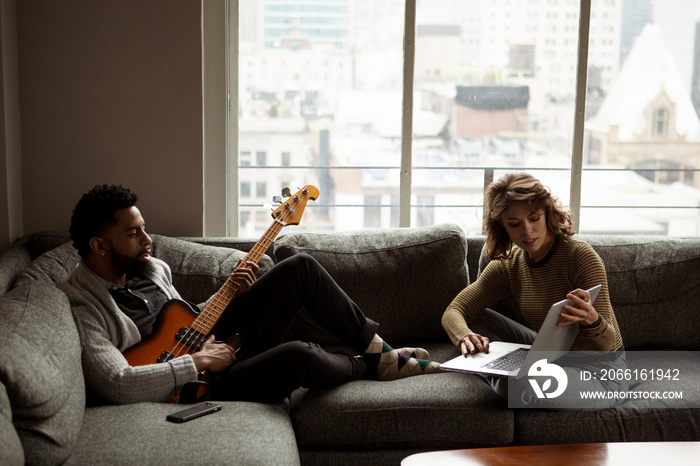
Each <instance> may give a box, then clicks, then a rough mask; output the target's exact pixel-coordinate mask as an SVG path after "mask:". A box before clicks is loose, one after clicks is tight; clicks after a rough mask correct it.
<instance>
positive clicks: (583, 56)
mask: <svg viewBox="0 0 700 466" xmlns="http://www.w3.org/2000/svg"><path fill="white" fill-rule="evenodd" d="M590 23H591V0H581V8H580V20H579V29H578V65H577V68H576V108H575V113H574V137H573V143H572V148H571V149H572V150H571V188H570V189H571V191H570V196H569V209H571V211H572V212H573V214H574V225H573V226H574V231H576V232H578V230H579V225H580V221H581V181H582V170H583V138H584V125H585V122H586V92H587V85H588V83H587V81H588V48H589V47H588V37H589V30H590Z"/></svg>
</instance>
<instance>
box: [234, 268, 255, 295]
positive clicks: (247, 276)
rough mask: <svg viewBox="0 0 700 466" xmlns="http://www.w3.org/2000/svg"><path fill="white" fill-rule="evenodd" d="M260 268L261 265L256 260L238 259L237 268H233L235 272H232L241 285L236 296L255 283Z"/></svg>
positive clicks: (235, 280)
mask: <svg viewBox="0 0 700 466" xmlns="http://www.w3.org/2000/svg"><path fill="white" fill-rule="evenodd" d="M259 270H260V266H259V265H258V264H257V263H255V262H252V261H247V262H243V260H239V261H238V265H237V266H236V268H235V269H233V272H231V278H232V279H233V281H234V282H236V283H238V285H239V288H238V291H237V292H236V296H239V295H241V294H243V293H245V291H246V290H247V289H248V288H250V287H251V286H252V285H253V283H255V280H257V276H258V271H259Z"/></svg>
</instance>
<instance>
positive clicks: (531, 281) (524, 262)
mask: <svg viewBox="0 0 700 466" xmlns="http://www.w3.org/2000/svg"><path fill="white" fill-rule="evenodd" d="M598 284H602V285H603V287H602V289H601V290H600V293H599V294H598V298H597V299H596V301H595V303H593V307H594V308H595V310H596V311H597V312H598V315H599V316H600V317H601V320H600V322H599V324H598V325H595V326H593V327H583V326H582V327H581V328H580V330H579V334H578V336H577V337H576V340H575V341H574V343H573V345H572V347H571V349H572V351H614V350H617V349H619V348H621V347H622V336H621V335H620V329H619V327H618V325H617V320H616V319H615V313H614V312H613V309H612V306H611V305H610V297H609V295H608V280H607V276H606V273H605V266H604V264H603V261H602V259H601V258H600V256H598V254H597V253H596V252H595V251H594V250H593V248H592V247H591V246H590V245H589V244H587V243H585V242H583V241H579V240H578V239H574V238H571V239H568V240H558V241H557V242H556V243H555V245H554V246H553V247H552V250H551V251H550V253H549V254H548V255H547V257H546V258H544V259H543V260H542V261H540V262H532V261H530V258H529V256H528V254H527V253H526V252H525V251H523V250H522V249H520V248H518V247H514V251H513V253H512V254H511V256H510V257H509V258H507V259H503V260H493V261H491V262H489V264H488V265H487V266H486V267H485V269H484V271H483V272H482V273H481V275H480V276H479V278H478V279H477V280H476V281H475V282H474V283H472V284H471V285H469V286H468V287H466V288H465V289H464V290H462V291H461V292H460V293H459V294H458V295H457V296H456V297H455V299H454V300H453V301H452V303H451V304H450V305H449V306H448V307H447V310H445V313H444V314H443V317H442V326H443V327H444V329H445V331H446V332H447V334H448V335H449V337H450V339H451V340H452V342H453V343H454V344H455V345H459V344H460V342H461V341H462V339H463V338H464V337H465V336H466V335H467V334H468V333H469V332H470V331H471V330H470V329H469V326H468V324H469V323H470V322H472V321H474V319H476V318H477V317H478V316H479V313H480V312H481V311H482V310H483V309H485V308H487V307H491V306H492V305H494V304H495V303H496V302H497V301H499V300H500V299H502V298H505V297H507V296H510V295H512V296H513V297H514V298H515V299H516V300H517V302H518V303H519V305H520V311H521V312H522V314H523V316H524V317H525V319H526V320H527V322H528V324H529V326H530V327H531V328H532V329H533V330H535V331H539V329H540V327H541V326H542V322H544V318H545V317H546V315H547V311H548V310H549V308H550V307H551V306H552V304H554V303H555V302H557V301H561V300H562V299H565V298H566V295H567V293H569V292H570V291H573V290H575V289H576V288H581V289H584V290H587V289H589V288H592V287H593V286H595V285H598Z"/></svg>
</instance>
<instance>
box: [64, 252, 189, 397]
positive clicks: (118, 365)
mask: <svg viewBox="0 0 700 466" xmlns="http://www.w3.org/2000/svg"><path fill="white" fill-rule="evenodd" d="M144 275H145V276H146V278H149V279H151V280H153V282H154V283H155V284H156V285H158V286H159V287H160V288H161V289H162V290H163V291H164V292H165V294H166V295H167V296H168V298H169V299H173V298H178V299H179V298H180V295H179V293H178V292H177V290H175V288H174V287H173V286H172V278H171V273H170V268H169V267H168V265H167V264H166V263H165V262H163V261H161V260H159V259H156V258H153V257H152V258H151V260H150V261H149V263H148V264H147V266H146V269H145V271H144ZM61 289H62V290H63V292H64V293H65V294H66V295H67V296H68V300H69V301H70V304H71V309H72V311H73V318H74V319H75V323H76V325H77V327H78V333H79V334H80V341H81V345H82V360H83V372H84V374H85V381H86V383H87V385H88V386H89V387H90V388H91V389H92V390H94V391H95V392H96V393H97V394H98V395H100V396H101V397H102V398H104V399H105V400H106V401H108V402H110V403H115V404H127V403H136V402H141V401H168V400H169V399H171V398H172V397H173V396H175V395H176V394H178V393H179V392H180V389H181V388H182V386H183V385H184V384H185V383H187V382H194V381H196V380H197V370H196V368H195V365H194V361H193V360H192V357H191V356H190V355H185V356H181V357H178V358H174V359H172V360H170V361H168V362H166V363H160V364H149V365H145V366H137V367H131V366H129V363H128V362H127V361H126V359H125V358H124V356H123V355H122V352H123V351H124V350H126V349H127V348H129V347H131V346H133V345H135V344H136V343H138V342H139V341H140V340H141V336H140V334H139V331H138V329H137V328H136V325H135V324H134V323H133V321H132V320H131V319H130V318H129V317H128V316H127V315H126V314H124V313H123V312H122V311H121V310H120V309H119V307H118V306H117V304H116V302H115V301H114V299H113V298H112V296H111V295H110V294H109V291H108V290H107V289H106V288H105V286H104V285H103V284H102V282H101V281H100V278H99V277H98V276H97V275H96V274H95V273H94V272H93V271H92V270H90V268H89V267H87V266H86V265H85V263H84V262H82V261H81V263H80V265H79V266H78V268H77V269H76V270H75V271H74V272H73V273H72V274H71V275H70V277H68V279H67V280H66V281H65V282H64V283H63V284H62V285H61Z"/></svg>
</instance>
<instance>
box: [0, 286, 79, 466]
mask: <svg viewBox="0 0 700 466" xmlns="http://www.w3.org/2000/svg"><path fill="white" fill-rule="evenodd" d="M0 354H2V358H1V359H0V382H2V383H3V384H4V386H5V388H6V389H7V394H8V396H9V399H10V400H11V404H12V422H13V424H14V426H15V428H16V429H17V433H18V434H19V438H20V440H21V442H22V445H23V447H24V454H25V457H26V461H27V463H28V464H57V463H60V462H62V461H64V460H65V459H66V458H67V457H68V456H69V455H70V453H71V451H72V449H73V447H74V445H75V443H76V441H77V437H78V432H79V430H80V426H81V424H82V419H83V412H84V408H85V386H84V381H83V373H82V368H81V362H80V340H79V337H78V331H77V329H76V327H75V322H74V321H73V316H72V314H71V311H70V307H69V304H68V299H67V298H66V296H65V295H64V294H63V293H62V292H61V291H60V290H58V289H57V288H56V287H55V286H53V285H50V284H48V283H45V282H44V281H42V280H33V281H28V282H27V283H24V284H22V285H21V286H17V287H15V288H14V289H12V290H11V291H10V292H8V293H7V294H6V295H5V296H3V297H2V299H1V300H0Z"/></svg>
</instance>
